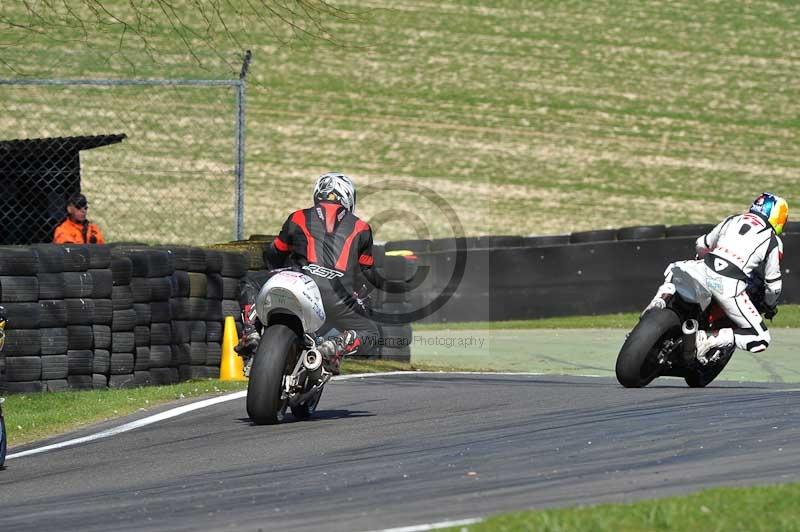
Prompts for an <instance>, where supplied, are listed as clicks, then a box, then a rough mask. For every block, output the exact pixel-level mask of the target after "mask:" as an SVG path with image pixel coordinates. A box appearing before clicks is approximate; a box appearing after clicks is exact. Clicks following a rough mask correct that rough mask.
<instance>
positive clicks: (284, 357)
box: [247, 324, 300, 425]
mask: <svg viewBox="0 0 800 532" xmlns="http://www.w3.org/2000/svg"><path fill="white" fill-rule="evenodd" d="M299 342H300V339H299V338H298V336H297V334H296V333H295V332H294V331H293V330H292V329H290V328H289V327H287V326H286V325H280V324H279V325H272V326H270V327H268V328H267V329H266V330H265V331H264V335H263V336H262V338H261V343H260V344H259V345H258V351H256V354H255V358H254V359H253V366H252V368H250V382H249V383H248V384H247V415H248V416H250V419H251V420H252V421H253V423H255V424H256V425H275V424H277V423H280V422H282V421H283V417H284V415H285V413H286V407H287V400H286V399H281V396H282V395H283V382H284V377H285V376H286V375H289V374H291V372H292V370H293V368H294V363H295V362H296V361H297V356H298V353H299V349H300V343H299Z"/></svg>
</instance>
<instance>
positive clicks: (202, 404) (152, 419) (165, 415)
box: [6, 390, 247, 460]
mask: <svg viewBox="0 0 800 532" xmlns="http://www.w3.org/2000/svg"><path fill="white" fill-rule="evenodd" d="M245 396H247V390H242V391H240V392H234V393H231V394H228V395H222V396H220V397H212V398H211V399H204V400H202V401H198V402H196V403H192V404H189V405H184V406H179V407H177V408H173V409H171V410H167V411H165V412H161V413H160V414H155V415H152V416H148V417H145V418H142V419H137V420H136V421H131V422H130V423H125V424H124V425H119V426H117V427H112V428H110V429H107V430H103V431H100V432H97V433H95V434H90V435H88V436H83V437H81V438H75V439H73V440H67V441H63V442H59V443H54V444H52V445H45V446H44V447H37V448H35V449H29V450H27V451H21V452H18V453H12V454H9V455H8V456H6V460H11V459H13V458H21V457H23V456H30V455H32V454H39V453H44V452H47V451H53V450H55V449H63V448H64V447H72V446H74V445H78V444H81V443H87V442H90V441H94V440H99V439H102V438H108V437H109V436H114V435H115V434H120V433H123V432H128V431H130V430H133V429H138V428H140V427H145V426H147V425H152V424H153V423H157V422H159V421H163V420H165V419H169V418H173V417H176V416H180V415H182V414H186V413H188V412H192V411H194V410H200V409H201V408H206V407H208V406H213V405H216V404H219V403H224V402H226V401H232V400H234V399H239V398H241V397H245Z"/></svg>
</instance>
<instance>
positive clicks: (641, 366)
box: [616, 309, 681, 388]
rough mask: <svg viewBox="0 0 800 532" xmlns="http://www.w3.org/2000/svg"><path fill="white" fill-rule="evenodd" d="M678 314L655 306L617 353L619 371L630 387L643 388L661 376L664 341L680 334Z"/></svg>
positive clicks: (624, 384) (618, 376) (622, 382)
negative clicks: (660, 362)
mask: <svg viewBox="0 0 800 532" xmlns="http://www.w3.org/2000/svg"><path fill="white" fill-rule="evenodd" d="M680 327H681V322H680V319H679V318H678V315H677V314H675V313H674V312H673V311H671V310H668V309H653V310H649V311H647V313H645V315H644V316H643V317H642V319H641V320H639V323H637V324H636V327H634V328H633V330H632V331H631V333H630V335H628V338H626V339H625V343H624V344H622V349H620V351H619V355H618V356H617V365H616V374H617V380H618V381H619V383H620V384H621V385H623V386H625V387H626V388H642V387H643V386H647V385H648V384H650V382H651V381H652V380H653V379H655V378H656V377H658V375H659V372H660V371H661V367H660V366H659V364H658V362H657V360H656V357H657V356H658V351H659V349H661V345H662V344H663V342H664V341H665V340H667V339H668V338H671V337H676V336H680V334H681V332H680Z"/></svg>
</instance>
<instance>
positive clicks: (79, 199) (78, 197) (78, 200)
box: [67, 193, 89, 209]
mask: <svg viewBox="0 0 800 532" xmlns="http://www.w3.org/2000/svg"><path fill="white" fill-rule="evenodd" d="M67 205H74V206H75V207H78V208H79V209H82V208H83V207H86V206H87V205H89V202H88V201H86V196H84V195H83V194H80V193H77V194H73V195H72V196H70V197H69V200H67Z"/></svg>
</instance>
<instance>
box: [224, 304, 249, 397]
mask: <svg viewBox="0 0 800 532" xmlns="http://www.w3.org/2000/svg"><path fill="white" fill-rule="evenodd" d="M238 343H239V337H238V335H237V334H236V322H235V321H233V316H226V317H225V327H224V329H223V330H222V360H221V361H220V365H219V380H221V381H246V380H247V377H245V376H244V362H242V357H240V356H239V355H237V354H236V351H234V350H233V348H234V347H236V344H238Z"/></svg>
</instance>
